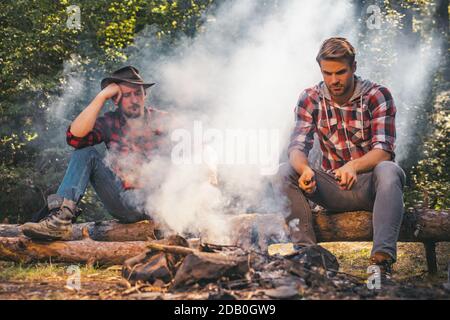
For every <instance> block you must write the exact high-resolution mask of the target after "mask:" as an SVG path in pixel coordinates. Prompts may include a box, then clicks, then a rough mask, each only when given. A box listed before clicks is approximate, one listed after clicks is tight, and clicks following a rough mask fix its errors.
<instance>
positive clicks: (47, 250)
mask: <svg viewBox="0 0 450 320" xmlns="http://www.w3.org/2000/svg"><path fill="white" fill-rule="evenodd" d="M147 244H148V242H146V241H127V242H99V241H94V240H91V239H83V240H78V241H54V242H33V241H31V240H30V239H27V238H25V237H16V238H6V237H0V259H1V260H9V261H15V262H23V263H30V262H37V261H52V262H65V263H75V264H78V263H82V264H94V263H98V264H100V265H118V264H122V263H123V262H124V261H125V260H127V259H129V258H131V257H134V256H137V255H139V254H141V253H142V252H144V251H145V250H147Z"/></svg>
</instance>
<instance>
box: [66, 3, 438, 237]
mask: <svg viewBox="0 0 450 320" xmlns="http://www.w3.org/2000/svg"><path fill="white" fill-rule="evenodd" d="M358 15H359V13H356V15H355V13H354V8H353V7H352V6H351V2H350V1H331V0H321V1H312V0H311V1H308V0H304V1H300V0H298V1H275V0H274V1H265V2H264V4H263V2H261V1H258V0H246V1H225V2H224V3H223V5H222V6H221V7H220V8H219V9H217V10H216V11H215V12H210V13H208V14H207V15H206V16H205V19H206V23H205V24H204V26H203V27H202V29H201V31H200V32H198V33H197V35H196V36H195V38H184V39H181V40H180V41H178V42H177V43H176V45H173V44H170V45H168V44H167V43H164V42H161V41H160V40H157V37H156V36H155V33H156V31H157V30H155V29H154V28H152V27H148V28H146V29H145V30H143V31H142V32H141V33H140V34H139V35H138V36H137V37H136V39H135V43H134V45H133V46H131V47H130V48H128V49H127V50H128V54H129V56H130V57H131V58H130V60H129V61H128V63H129V64H132V65H135V66H137V67H138V68H139V69H140V71H141V74H142V75H143V77H144V79H146V80H148V81H156V82H157V86H155V87H153V88H152V93H151V97H150V104H154V105H156V106H157V107H160V108H163V109H167V110H169V111H170V112H171V113H172V114H173V116H174V118H176V121H175V122H174V123H173V124H172V129H173V130H172V136H171V137H172V139H173V144H174V145H175V147H174V149H171V150H166V151H169V152H168V154H169V156H166V157H164V156H161V157H158V158H156V159H153V160H152V161H151V162H150V163H147V164H145V166H144V167H143V168H142V170H141V172H140V175H141V180H142V183H143V184H145V186H146V187H145V188H146V190H147V211H148V212H149V214H150V215H151V216H152V218H154V219H156V220H157V221H159V222H160V223H162V224H164V225H166V226H167V229H168V230H171V231H175V232H179V233H191V234H197V235H200V236H205V237H212V236H213V237H214V238H215V239H219V241H224V242H226V239H227V238H228V235H229V231H230V226H228V225H227V222H226V221H227V219H226V216H227V214H229V213H234V214H235V213H242V212H246V211H252V210H256V211H259V212H281V211H280V210H282V209H281V208H283V207H284V205H283V201H284V199H280V198H277V197H270V192H269V191H268V190H269V189H270V188H268V181H270V179H271V176H273V174H274V173H275V171H276V167H277V165H278V161H279V159H280V158H281V159H282V158H283V155H284V153H285V147H286V145H287V143H288V139H289V134H290V132H291V130H292V128H293V125H294V113H293V111H294V106H295V104H296V102H297V98H298V96H299V94H300V92H301V91H302V90H303V89H305V88H307V87H310V86H312V85H314V84H316V83H317V82H319V81H321V74H320V70H319V68H318V66H317V63H316V61H315V56H316V54H317V51H318V49H319V46H320V44H321V43H322V41H323V40H324V39H326V38H328V37H331V36H342V37H346V38H348V39H349V40H350V42H352V43H353V44H354V45H355V47H356V48H357V50H359V54H358V56H357V60H358V58H363V59H361V60H358V66H359V71H358V72H357V73H358V74H359V75H361V76H363V77H364V78H369V79H371V80H375V81H377V80H381V81H385V82H382V84H385V85H386V86H388V88H390V89H391V91H392V93H393V96H394V99H395V100H396V104H397V107H398V121H397V123H400V127H399V128H398V131H400V132H399V140H398V143H397V144H398V145H402V144H405V143H407V142H408V141H406V137H408V136H409V130H414V129H413V128H408V127H407V126H406V125H405V124H407V123H408V122H409V121H410V119H412V117H414V116H415V113H414V112H411V111H410V110H407V109H406V106H407V105H410V104H411V101H414V102H417V101H420V100H421V99H422V98H423V96H424V93H425V90H426V86H425V85H424V84H426V83H427V81H428V79H429V76H430V75H431V74H432V72H433V70H434V68H435V66H436V63H433V61H435V60H433V58H434V57H433V56H432V53H433V51H434V50H435V47H436V46H435V44H428V45H426V46H422V47H411V46H410V45H409V44H408V42H407V41H406V42H405V43H403V44H400V43H397V44H395V45H392V46H389V47H386V46H384V45H383V44H380V43H377V42H376V41H377V40H376V38H375V37H374V38H373V39H371V38H370V36H369V37H368V39H367V41H366V45H367V46H364V47H363V46H361V47H358V42H359V40H360V39H358V34H359V30H358V26H359V22H358V19H359V18H361V17H360V16H358ZM383 28H385V29H383ZM390 28H396V26H393V25H389V24H388V23H385V24H383V25H382V28H381V29H380V30H378V31H377V32H378V35H380V34H382V35H383V37H384V39H385V40H386V41H387V43H391V44H392V43H394V42H395V37H394V35H391V33H389V30H390ZM368 32H369V33H370V31H368ZM378 38H379V37H378ZM371 46H373V47H377V48H385V49H386V50H385V52H381V51H380V50H371ZM168 47H169V48H170V51H169V52H168V50H167V48H168ZM383 53H384V54H386V55H388V56H390V57H391V60H392V61H393V62H392V65H391V66H389V67H387V68H386V67H385V66H384V67H383V66H382V65H381V64H380V62H379V61H380V55H382V54H383ZM416 61H417V62H416ZM419 61H420V63H419ZM75 83H76V82H75ZM68 98H70V96H68ZM174 150H175V151H177V150H178V151H180V152H173V151H174ZM403 150H404V148H403V149H400V152H398V153H397V157H398V158H400V159H401V158H402V156H403V155H404V152H403ZM171 152H172V153H171ZM125 162H126V161H125ZM274 169H275V170H274ZM211 181H212V182H213V183H211ZM282 213H283V214H285V215H286V214H287V213H286V212H282Z"/></svg>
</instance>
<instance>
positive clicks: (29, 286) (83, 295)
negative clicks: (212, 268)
mask: <svg viewBox="0 0 450 320" xmlns="http://www.w3.org/2000/svg"><path fill="white" fill-rule="evenodd" d="M321 245H322V246H323V247H325V248H326V249H328V250H330V251H331V252H332V253H333V254H334V255H335V256H336V257H337V259H338V261H339V263H340V271H341V272H344V273H348V274H350V275H352V276H355V277H358V278H360V279H361V281H364V279H367V277H368V275H369V274H368V273H367V272H366V271H367V261H368V257H369V255H370V249H371V245H372V243H370V242H351V243H350V242H337V243H322V244H321ZM436 250H437V261H438V270H439V272H438V274H437V275H434V276H430V275H428V274H427V271H426V260H425V250H424V248H423V245H422V244H420V243H399V244H398V262H397V264H396V265H395V267H394V280H395V281H396V282H397V283H398V284H399V286H401V290H397V291H396V293H395V294H392V295H389V294H386V295H381V296H380V295H378V296H366V297H361V299H450V291H449V290H448V289H445V288H444V287H445V286H444V284H445V283H449V281H450V279H448V272H449V271H448V265H449V263H450V243H439V244H438V245H437V249H436ZM68 268H69V266H68V265H67V264H51V263H38V264H30V265H23V264H18V263H13V262H5V261H0V300H5V299H14V300H16V299H27V300H28V299H31V300H33V299H37V300H40V299H50V300H53V299H57V300H59V299H88V300H92V299H94V300H95V299H101V300H103V299H108V300H113V299H121V300H123V299H208V297H209V296H208V292H207V291H205V290H198V291H197V292H194V291H195V290H194V291H192V292H189V293H176V292H175V293H174V292H166V290H165V289H162V288H160V287H156V286H142V287H139V286H131V285H130V284H129V283H128V281H126V280H125V279H124V278H122V276H121V266H112V267H109V268H107V267H96V266H80V267H79V271H80V283H79V284H80V288H79V290H75V289H73V286H71V285H70V283H75V282H73V281H72V282H70V279H71V275H70V273H69V269H68ZM68 280H69V285H67V284H68ZM239 297H242V296H239ZM252 297H253V298H257V296H251V295H249V296H248V298H252ZM299 297H300V298H305V299H322V298H325V299H330V296H329V295H326V294H324V295H323V296H322V295H314V296H308V295H305V294H303V295H300V296H299ZM244 298H245V297H244ZM331 298H333V297H331ZM341 298H342V296H340V297H339V299H341ZM353 298H354V297H352V299H353Z"/></svg>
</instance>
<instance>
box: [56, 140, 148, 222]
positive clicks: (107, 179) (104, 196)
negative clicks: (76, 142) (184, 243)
mask: <svg viewBox="0 0 450 320" xmlns="http://www.w3.org/2000/svg"><path fill="white" fill-rule="evenodd" d="M89 182H90V183H91V184H92V186H93V187H94V190H95V192H96V193H97V195H98V196H99V198H100V200H101V201H102V202H103V204H104V206H105V208H106V210H108V212H109V213H110V214H111V215H112V216H113V217H114V218H116V219H118V220H119V221H121V222H124V223H131V222H136V221H140V220H145V219H149V217H148V216H147V215H146V214H145V195H144V192H143V191H142V190H138V189H135V190H134V189H132V190H125V189H124V188H123V186H122V182H121V181H120V179H119V178H117V176H116V175H115V174H114V173H113V172H112V171H111V170H110V169H109V168H108V167H107V166H106V165H105V163H104V162H103V159H102V157H101V156H100V154H99V153H98V151H97V150H96V149H95V148H94V147H86V148H83V149H77V150H75V151H74V152H73V154H72V157H71V158H70V162H69V166H68V167H67V170H66V174H65V176H64V179H63V181H62V183H61V185H60V186H59V188H58V191H57V194H58V195H60V196H61V197H63V198H66V199H69V200H72V201H74V202H75V203H78V202H79V201H80V199H81V198H82V197H83V195H84V193H85V191H86V188H87V186H88V184H89Z"/></svg>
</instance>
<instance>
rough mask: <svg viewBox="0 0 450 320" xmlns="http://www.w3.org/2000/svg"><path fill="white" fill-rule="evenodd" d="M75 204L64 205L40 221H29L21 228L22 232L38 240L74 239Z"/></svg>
mask: <svg viewBox="0 0 450 320" xmlns="http://www.w3.org/2000/svg"><path fill="white" fill-rule="evenodd" d="M74 212H75V206H73V207H72V208H70V206H66V205H62V206H61V207H60V208H58V209H56V210H52V211H51V212H50V214H49V215H48V216H47V217H45V218H44V219H42V220H41V221H40V222H28V223H25V224H23V225H22V226H21V227H20V229H21V231H22V233H23V234H24V235H25V236H27V237H29V238H31V239H36V240H71V239H72V219H73V217H74Z"/></svg>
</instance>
